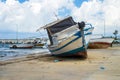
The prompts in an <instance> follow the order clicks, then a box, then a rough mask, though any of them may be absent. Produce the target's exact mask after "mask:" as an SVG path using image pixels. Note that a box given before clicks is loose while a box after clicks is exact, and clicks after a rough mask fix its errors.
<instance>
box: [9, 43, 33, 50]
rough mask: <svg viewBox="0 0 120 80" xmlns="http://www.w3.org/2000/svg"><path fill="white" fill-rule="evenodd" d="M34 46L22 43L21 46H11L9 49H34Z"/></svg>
mask: <svg viewBox="0 0 120 80" xmlns="http://www.w3.org/2000/svg"><path fill="white" fill-rule="evenodd" d="M33 46H34V45H33V44H26V43H21V44H11V45H10V46H9V47H10V48H11V49H31V48H33Z"/></svg>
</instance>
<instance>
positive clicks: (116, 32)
mask: <svg viewBox="0 0 120 80" xmlns="http://www.w3.org/2000/svg"><path fill="white" fill-rule="evenodd" d="M113 34H114V35H115V40H116V39H117V34H118V30H115V32H113Z"/></svg>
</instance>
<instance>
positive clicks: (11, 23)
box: [0, 0, 72, 32]
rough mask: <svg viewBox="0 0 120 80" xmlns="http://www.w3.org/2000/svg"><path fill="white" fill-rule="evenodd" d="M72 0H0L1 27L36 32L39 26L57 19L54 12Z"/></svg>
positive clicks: (2, 28)
mask: <svg viewBox="0 0 120 80" xmlns="http://www.w3.org/2000/svg"><path fill="white" fill-rule="evenodd" d="M68 2H69V4H71V3H72V2H70V0H49V1H48V0H29V1H27V2H24V3H23V4H21V3H19V2H18V1H17V0H7V1H6V3H1V2H0V15H1V16H2V17H0V21H2V22H0V29H1V30H14V31H15V30H16V25H18V29H19V31H20V32H35V31H36V29H38V28H39V26H43V25H45V24H46V23H49V22H51V21H53V20H55V19H56V18H55V16H54V13H56V14H58V12H59V11H60V9H61V8H63V7H67V6H68Z"/></svg>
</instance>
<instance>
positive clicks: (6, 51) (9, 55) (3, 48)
mask: <svg viewBox="0 0 120 80" xmlns="http://www.w3.org/2000/svg"><path fill="white" fill-rule="evenodd" d="M46 51H47V52H48V49H47V48H33V49H10V48H9V44H0V61H4V60H9V59H14V58H19V57H23V56H26V55H28V54H42V52H46Z"/></svg>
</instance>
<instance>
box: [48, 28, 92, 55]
mask: <svg viewBox="0 0 120 80" xmlns="http://www.w3.org/2000/svg"><path fill="white" fill-rule="evenodd" d="M71 29H72V30H73V28H71ZM74 29H75V27H74ZM69 31H70V30H66V31H64V32H66V33H70V32H71V31H70V32H69ZM92 31H93V28H90V29H87V30H85V31H84V35H85V40H83V37H82V36H81V33H80V30H79V29H78V27H77V26H76V32H75V31H74V34H73V35H71V37H69V36H68V35H66V34H65V35H66V36H65V35H64V34H63V33H64V32H61V33H59V34H61V35H62V34H63V35H62V38H63V36H64V37H67V36H68V37H69V38H66V39H63V40H62V41H60V43H59V42H58V44H57V45H50V46H48V48H49V50H50V52H51V53H52V54H53V55H56V56H83V57H87V50H86V49H87V45H88V43H89V40H90V37H91V34H92ZM59 34H58V35H59ZM60 38H61V36H59V38H57V39H60Z"/></svg>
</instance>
